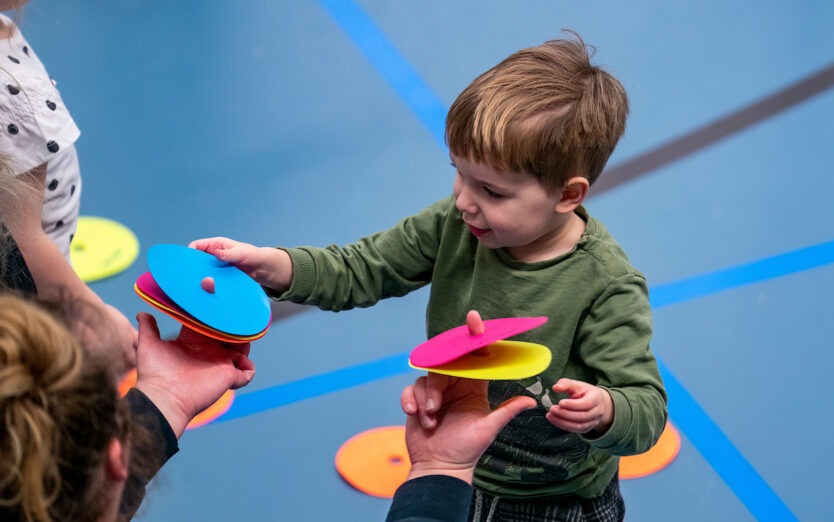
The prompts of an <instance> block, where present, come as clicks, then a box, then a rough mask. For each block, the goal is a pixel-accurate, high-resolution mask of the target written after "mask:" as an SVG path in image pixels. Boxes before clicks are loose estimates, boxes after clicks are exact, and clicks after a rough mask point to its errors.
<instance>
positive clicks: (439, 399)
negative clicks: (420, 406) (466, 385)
mask: <svg viewBox="0 0 834 522" xmlns="http://www.w3.org/2000/svg"><path fill="white" fill-rule="evenodd" d="M452 379H454V377H449V376H448V375H443V374H440V373H433V372H429V373H428V375H426V401H425V403H424V404H425V409H426V411H428V412H436V411H438V410H439V409H440V407H441V406H442V405H443V392H445V391H446V388H447V387H448V386H449V383H450V382H451V381H452Z"/></svg>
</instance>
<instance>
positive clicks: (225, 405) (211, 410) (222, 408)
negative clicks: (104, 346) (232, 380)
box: [119, 369, 235, 430]
mask: <svg viewBox="0 0 834 522" xmlns="http://www.w3.org/2000/svg"><path fill="white" fill-rule="evenodd" d="M134 386H136V370H135V369H134V370H130V371H129V372H127V374H125V376H124V377H123V378H122V381H121V382H120V383H119V397H124V396H125V394H126V393H127V392H128V391H130V389H131V388H133V387H134ZM234 401H235V391H234V390H226V393H224V394H223V395H221V396H220V398H219V399H217V400H216V401H215V402H214V404H212V405H211V406H209V407H208V408H206V409H205V410H203V411H202V412H200V413H198V414H197V416H196V417H194V418H193V419H191V422H189V423H188V426H186V427H185V429H187V430H192V429H194V428H199V427H200V426H205V425H206V424H208V423H209V422H211V421H213V420H215V419H217V418H219V417H220V416H222V415H223V414H224V413H226V412H227V411H229V408H231V407H232V403H233V402H234Z"/></svg>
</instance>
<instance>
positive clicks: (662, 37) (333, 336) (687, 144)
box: [23, 0, 834, 522]
mask: <svg viewBox="0 0 834 522" xmlns="http://www.w3.org/2000/svg"><path fill="white" fill-rule="evenodd" d="M832 27H834V3H832V2H829V1H823V0H817V1H813V0H812V1H808V2H789V3H785V2H776V1H774V0H767V1H762V2H755V3H752V4H751V3H749V2H726V1H723V2H719V1H716V0H708V1H704V2H697V3H693V2H687V3H676V2H664V1H661V0H642V1H633V2H609V1H599V0H587V1H583V2H566V1H553V0H550V1H544V0H530V1H526V2H503V1H497V0H489V1H474V0H468V1H455V0H445V1H441V0H425V1H422V2H392V1H383V0H359V1H353V0H319V1H314V0H307V1H301V0H288V1H282V2H270V1H266V0H257V1H251V2H237V3H229V2H219V1H214V0H211V1H209V0H205V1H202V2H163V1H161V0H144V1H137V0H111V1H109V2H65V1H60V0H32V3H31V4H30V5H29V6H28V7H27V8H26V11H25V16H24V19H23V30H24V34H25V35H26V36H27V38H28V39H29V41H30V43H31V44H32V46H33V47H34V48H35V50H36V51H37V53H38V54H39V56H40V58H41V59H42V60H43V62H44V63H45V64H46V66H47V69H48V70H49V71H50V73H51V74H52V76H53V77H54V78H56V79H57V80H58V87H59V88H60V89H61V92H62V95H63V98H64V100H65V102H66V103H67V105H68V107H69V108H70V111H71V112H72V114H73V116H74V117H75V119H76V121H77V122H78V125H79V127H80V128H81V129H82V136H81V139H80V141H79V142H78V149H79V154H80V158H81V163H82V172H83V176H84V188H83V197H82V214H85V215H94V216H104V217H108V218H111V219H114V220H117V221H119V222H122V223H124V224H125V225H127V226H128V227H130V228H131V229H132V230H133V231H134V232H135V233H136V235H137V236H138V237H139V240H140V243H141V254H140V258H139V259H138V260H137V262H136V263H135V264H134V265H133V266H131V267H130V269H128V270H127V271H125V272H123V273H122V274H119V275H117V276H115V277H113V278H111V279H108V280H105V281H101V282H97V283H94V284H93V288H94V289H95V290H96V291H97V292H99V293H100V294H101V295H102V296H103V298H104V299H105V300H106V301H108V302H110V303H113V304H114V305H116V306H117V307H118V308H120V309H121V310H122V311H123V312H124V313H125V314H127V315H128V317H133V315H135V314H136V312H138V311H150V307H149V306H147V305H146V304H144V303H143V302H142V301H140V300H139V299H138V298H137V296H136V295H135V294H134V293H133V290H132V285H133V282H134V281H135V279H136V278H137V277H138V275H139V274H141V273H142V272H144V271H146V270H147V263H146V261H145V254H146V252H147V249H148V248H149V247H150V246H151V245H153V244H156V243H179V244H187V243H188V242H189V241H190V240H192V239H196V238H200V237H207V236H213V235H227V236H230V237H233V238H235V239H238V240H242V241H247V242H252V243H255V244H259V245H279V244H280V245H289V246H292V245H299V244H310V245H318V246H324V245H327V244H330V243H337V244H343V243H347V242H351V241H353V240H355V239H357V238H359V237H361V236H362V235H365V234H368V233H371V232H374V231H376V230H379V229H382V228H386V227H388V226H390V225H392V224H394V223H395V222H396V221H397V220H398V219H399V218H400V217H402V216H405V215H407V214H410V213H413V212H416V211H418V210H419V209H421V208H423V207H425V206H427V205H429V204H430V203H432V202H434V201H436V200H438V199H440V198H443V197H445V196H446V195H448V194H449V193H450V191H451V186H452V177H453V172H452V170H451V167H449V164H448V163H449V160H448V157H447V153H446V149H445V146H444V145H443V144H442V129H443V124H442V122H443V117H444V110H445V108H447V107H448V106H449V104H450V103H451V102H452V101H453V100H454V98H455V96H456V95H457V93H458V92H459V91H460V90H461V89H463V88H464V87H465V86H466V85H467V84H468V83H469V82H470V81H471V80H472V79H473V78H474V77H475V76H477V75H478V74H480V73H481V72H483V71H484V70H486V69H487V68H489V67H491V66H492V65H494V64H495V63H497V62H498V61H499V60H500V59H502V58H504V57H505V56H507V55H508V54H510V53H512V52H514V51H515V50H517V49H519V48H522V47H528V46H531V45H536V44H538V43H541V42H542V41H544V40H547V39H550V38H555V37H558V36H559V34H560V33H559V31H560V29H562V28H571V29H575V30H577V31H578V32H579V33H580V34H581V35H582V36H583V37H584V38H585V40H586V41H587V42H589V43H592V44H594V45H595V46H596V47H597V48H598V52H597V54H596V57H595V61H596V62H597V63H599V64H602V65H604V66H606V67H607V69H608V70H609V71H611V72H612V73H613V74H614V75H616V76H617V77H618V78H619V79H620V80H621V81H622V82H623V84H624V85H625V87H626V89H627V91H628V93H629V96H630V99H631V108H632V111H631V117H630V119H629V123H628V130H627V132H626V135H625V138H624V139H623V140H622V142H621V144H620V146H619V147H618V149H617V151H616V152H615V154H614V156H613V157H612V159H611V161H610V162H609V174H611V178H610V179H608V180H607V181H608V182H613V181H615V180H618V183H616V184H612V185H611V186H610V187H608V188H607V189H606V186H604V185H603V184H602V183H604V182H605V181H606V175H604V176H603V178H602V180H601V184H600V186H599V187H597V188H598V189H599V190H597V191H593V190H592V197H591V199H590V200H589V201H588V203H587V207H588V209H589V210H590V212H591V213H592V214H594V215H595V216H597V217H598V218H600V219H601V220H602V221H603V222H604V223H605V224H606V225H607V227H608V228H609V230H610V231H611V232H612V233H613V234H614V236H615V237H616V238H617V239H618V240H619V241H620V243H621V244H622V245H623V247H624V248H625V250H626V252H628V253H629V256H630V257H631V259H632V261H633V263H634V265H635V266H637V267H638V268H639V269H640V270H642V271H643V272H644V273H645V274H646V276H647V278H648V280H649V284H650V286H651V290H652V300H653V304H654V310H655V314H654V319H655V337H654V341H653V348H654V351H655V353H656V355H657V356H658V359H659V360H660V361H661V366H662V369H663V376H664V379H665V381H666V385H667V388H668V391H669V395H670V404H669V410H670V418H671V421H672V422H673V423H674V424H675V426H677V427H678V428H679V430H680V432H681V435H682V439H683V441H682V447H681V451H680V454H679V456H678V458H677V459H676V460H675V461H674V462H672V464H671V465H670V466H669V467H667V468H666V469H664V470H662V471H661V472H659V473H657V474H655V475H652V476H649V477H646V478H641V479H635V480H630V481H625V482H624V483H623V486H622V487H623V492H624V495H625V498H626V504H627V509H628V519H629V520H632V521H669V520H677V521H712V520H721V521H724V520H727V521H744V520H755V519H759V520H793V519H799V520H809V521H822V520H833V519H834V507H832V503H831V499H830V498H829V496H830V490H831V484H832V480H831V478H830V477H831V470H832V469H834V451H832V449H831V441H832V436H831V432H832V429H834V421H832V418H834V415H833V414H834V407H832V402H831V400H830V397H829V392H826V391H825V390H827V389H829V384H830V380H831V374H832V370H834V350H832V338H834V321H832V319H833V318H832V310H834V307H832V304H831V293H832V292H831V289H832V288H834V213H832V205H834V170H832V167H831V165H832V160H831V151H832V143H834V123H832V121H834V88H830V87H832V86H834V74H832V72H834V71H832V64H834V36H833V35H834V29H832ZM815 75H816V76H815ZM803 86H805V87H803ZM801 88H804V89H805V90H804V91H803V93H802V94H801V95H797V96H794V97H791V96H790V95H788V94H785V93H789V94H790V93H794V94H796V89H800V90H801ZM792 89H793V90H792ZM657 158H661V160H660V161H657ZM626 167H629V168H630V170H629V168H626ZM617 176H620V177H617ZM427 295H428V294H427V292H426V290H422V291H419V292H416V293H415V294H412V295H409V296H407V297H405V298H401V299H393V300H389V301H387V302H383V303H381V304H380V305H378V306H376V307H373V308H370V309H365V310H355V311H349V312H343V313H338V314H334V313H326V312H321V311H318V310H303V311H302V313H291V312H293V311H294V310H288V309H286V308H281V309H280V312H281V313H282V314H288V315H287V316H286V317H284V318H282V319H280V320H278V321H276V322H275V323H274V324H273V327H272V329H271V330H270V332H269V333H268V334H267V336H266V337H265V338H263V339H262V340H260V341H258V342H256V343H255V344H254V345H253V347H252V359H253V360H254V361H255V363H256V365H257V368H258V374H257V376H256V377H255V380H254V381H253V382H252V384H251V385H250V386H249V387H248V388H245V389H243V390H240V391H239V392H238V394H237V398H236V401H235V403H234V405H233V406H232V409H231V410H230V411H229V412H228V413H227V415H226V416H225V417H223V418H222V419H221V421H219V422H215V423H214V424H210V425H208V426H205V427H202V428H199V429H196V430H191V431H189V432H187V433H186V435H185V436H184V437H183V439H182V441H181V450H180V453H179V454H178V455H177V456H176V457H174V459H173V460H172V461H171V462H170V463H169V464H168V465H167V466H166V467H165V469H164V470H163V473H162V474H161V475H160V476H159V478H158V479H157V480H156V481H155V482H154V484H153V486H152V487H151V488H150V490H149V493H148V496H147V499H146V503H145V505H144V506H143V508H142V511H141V512H140V517H139V519H140V520H147V521H169V520H177V521H179V520H200V521H221V520H222V521H226V520H246V521H249V520H252V521H274V520H292V521H307V520H310V521H319V520H321V521H324V520H346V521H362V522H364V521H374V520H382V519H383V518H384V514H385V512H386V510H387V508H388V504H389V501H388V500H385V499H379V498H373V497H370V496H366V495H364V494H362V493H360V492H358V491H356V490H354V489H353V488H351V487H350V486H349V485H347V484H346V483H345V482H344V481H343V480H342V479H341V478H340V476H339V475H338V474H337V472H336V470H335V468H334V465H333V458H334V455H335V453H336V451H337V450H338V448H339V447H340V446H341V445H342V444H343V443H344V442H345V441H346V440H347V439H349V438H350V437H352V436H353V435H356V434H357V433H359V432H362V431H364V430H367V429H370V428H375V427H380V426H386V425H395V424H402V423H403V421H404V417H403V414H402V413H401V411H400V408H399V393H400V390H401V389H402V387H403V386H404V385H406V384H407V383H409V382H411V381H412V380H413V379H414V378H415V377H416V376H417V374H416V372H412V371H409V370H408V369H407V367H406V366H405V355H404V354H406V353H407V352H408V351H409V350H410V349H411V348H412V347H414V346H415V345H416V344H418V343H419V342H421V341H423V340H424V306H425V302H426V299H427ZM156 315H157V316H159V315H161V314H158V313H157V314H156ZM160 322H161V325H162V327H163V330H164V331H167V332H168V333H173V332H175V330H176V324H175V323H174V322H173V321H172V320H169V319H167V318H160Z"/></svg>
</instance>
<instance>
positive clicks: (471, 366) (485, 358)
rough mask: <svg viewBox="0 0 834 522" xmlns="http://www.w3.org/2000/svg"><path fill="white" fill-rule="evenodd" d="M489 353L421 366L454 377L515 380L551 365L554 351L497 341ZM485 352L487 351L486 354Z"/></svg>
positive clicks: (532, 344)
mask: <svg viewBox="0 0 834 522" xmlns="http://www.w3.org/2000/svg"><path fill="white" fill-rule="evenodd" d="M485 348H486V350H485V353H483V352H481V350H483V348H482V349H481V350H479V351H478V352H470V353H468V354H466V355H464V356H463V357H459V358H457V359H455V360H454V361H451V362H448V363H446V364H442V365H440V366H433V367H431V368H422V367H419V366H414V365H413V364H411V361H409V363H408V364H409V366H411V367H412V368H416V369H418V370H427V371H430V372H434V373H442V374H444V375H451V376H453V377H465V378H467V379H481V380H489V381H501V380H515V379H524V378H527V377H533V376H534V375H538V374H540V373H541V372H543V371H545V370H546V369H547V367H548V366H549V365H550V359H551V357H552V354H551V353H550V349H549V348H548V347H547V346H543V345H541V344H536V343H525V342H521V341H497V342H494V343H492V344H490V345H487V346H486V347H485ZM482 353H483V354H482Z"/></svg>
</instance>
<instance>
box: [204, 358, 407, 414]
mask: <svg viewBox="0 0 834 522" xmlns="http://www.w3.org/2000/svg"><path fill="white" fill-rule="evenodd" d="M408 356H409V352H405V353H399V354H397V355H392V356H390V357H385V358H382V359H377V360H374V361H370V362H366V363H362V364H358V365H356V366H350V367H347V368H342V369H339V370H335V371H332V372H328V373H322V374H320V375H314V376H312V377H307V378H305V379H299V380H297V381H293V382H288V383H286V384H279V385H278V386H272V387H270V388H265V389H263V390H258V391H254V392H251V393H246V394H243V395H238V396H237V397H235V400H234V402H233V403H232V406H231V407H230V408H229V410H228V411H227V412H226V413H225V415H223V416H222V417H220V418H219V419H217V420H216V421H215V422H225V421H229V420H232V419H238V418H240V417H246V416H247V415H253V414H255V413H260V412H262V411H265V410H271V409H274V408H279V407H281V406H286V405H287V404H292V403H294V402H298V401H303V400H304V399H310V398H313V397H318V396H320V395H325V394H327V393H332V392H335V391H339V390H344V389H345V388H350V387H353V386H359V385H360V384H366V383H368V382H371V381H375V380H377V379H384V378H386V377H392V376H394V375H397V374H400V373H406V372H409V371H412V370H411V367H409V366H408Z"/></svg>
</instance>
